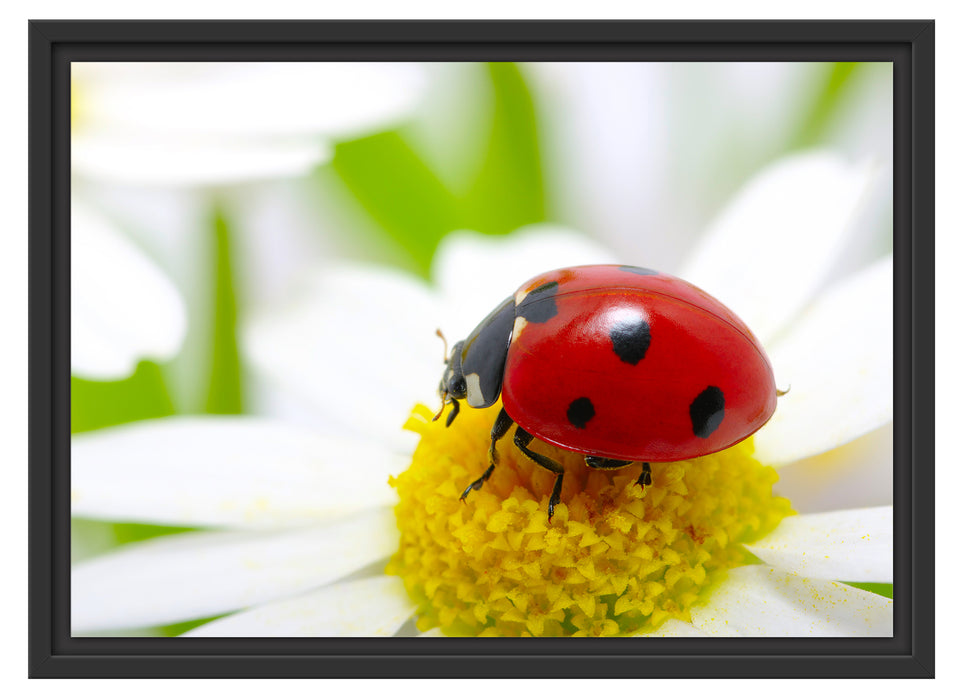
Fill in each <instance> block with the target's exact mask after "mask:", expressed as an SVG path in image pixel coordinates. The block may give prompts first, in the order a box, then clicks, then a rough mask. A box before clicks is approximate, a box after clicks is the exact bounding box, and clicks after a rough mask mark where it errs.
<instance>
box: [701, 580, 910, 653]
mask: <svg viewBox="0 0 959 700" xmlns="http://www.w3.org/2000/svg"><path fill="white" fill-rule="evenodd" d="M691 618H692V623H693V625H694V626H695V627H697V628H698V629H701V630H703V631H704V632H707V633H708V634H710V635H712V636H718V637H730V636H745V637H891V636H892V633H893V627H892V600H890V599H889V598H885V597H883V596H880V595H875V594H873V593H868V592H866V591H862V590H859V589H858V588H853V587H851V586H846V585H844V584H842V583H836V582H835V581H821V580H816V579H807V578H800V577H799V576H794V575H792V574H787V573H783V572H779V571H776V570H774V569H770V568H768V567H765V566H744V567H741V568H738V569H733V570H732V571H730V572H729V578H728V579H727V580H726V581H724V582H723V583H722V584H721V585H720V586H719V587H718V588H717V589H716V590H715V591H714V592H713V593H712V595H711V596H710V598H709V601H708V602H707V603H706V604H705V605H703V606H702V607H697V608H693V610H692V611H691Z"/></svg>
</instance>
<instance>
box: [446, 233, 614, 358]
mask: <svg viewBox="0 0 959 700" xmlns="http://www.w3.org/2000/svg"><path fill="white" fill-rule="evenodd" d="M612 262H617V261H616V259H615V258H614V256H613V253H612V252H610V251H609V250H608V249H606V248H604V247H603V246H601V245H599V244H598V243H596V242H595V241H593V240H591V239H589V238H587V237H586V236H584V235H582V234H580V233H577V232H575V231H572V230H570V229H565V228H561V227H558V226H554V225H550V224H534V225H531V226H524V227H523V228H520V229H517V230H516V231H514V232H513V233H511V234H510V235H508V236H485V235H482V234H480V233H476V232H473V231H456V232H454V233H452V234H450V235H449V236H447V237H445V238H444V239H443V241H442V243H440V246H439V248H438V249H437V251H436V255H435V256H434V258H433V265H432V277H433V279H434V280H435V281H436V283H437V286H438V287H439V294H440V296H441V298H442V300H443V302H444V304H445V307H446V308H445V311H444V325H443V331H444V332H445V333H446V334H447V337H448V338H450V342H454V341H456V340H460V339H462V338H465V337H466V336H467V335H469V333H470V332H472V330H473V329H474V328H475V327H476V326H477V324H479V322H480V321H482V320H483V319H484V318H485V317H486V315H487V314H488V313H489V312H490V311H492V310H493V309H494V308H496V306H497V304H499V303H500V302H501V301H503V299H505V298H506V297H508V296H510V295H512V294H513V293H514V292H515V291H516V290H517V289H518V288H519V286H520V285H521V284H522V283H523V282H525V281H527V280H528V279H530V278H531V277H534V276H535V275H538V274H540V273H541V272H547V271H549V270H555V269H557V268H560V267H569V266H572V265H590V264H599V263H612ZM621 262H627V261H625V260H624V261H621Z"/></svg>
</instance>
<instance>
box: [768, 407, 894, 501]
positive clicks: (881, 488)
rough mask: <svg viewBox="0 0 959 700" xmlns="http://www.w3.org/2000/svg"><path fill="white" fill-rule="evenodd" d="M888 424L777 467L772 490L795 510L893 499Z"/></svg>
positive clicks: (891, 445) (891, 435)
mask: <svg viewBox="0 0 959 700" xmlns="http://www.w3.org/2000/svg"><path fill="white" fill-rule="evenodd" d="M893 441H894V431H893V424H892V423H887V424H886V425H884V426H883V427H881V428H879V429H878V430H873V431H872V432H870V433H867V434H866V435H863V436H862V437H861V438H857V439H856V440H853V441H852V442H848V443H846V444H845V445H842V446H841V447H837V448H835V449H832V450H829V451H828V452H823V453H821V454H818V455H815V456H813V457H807V458H806V459H801V460H799V461H798V462H790V463H789V464H787V465H784V466H782V467H780V468H779V470H778V471H779V481H778V482H776V485H775V487H774V490H775V491H776V493H777V495H782V496H785V497H786V498H788V499H789V502H790V503H791V504H792V507H793V508H794V509H795V510H797V511H799V512H800V513H822V512H825V511H831V510H848V509H850V508H870V507H875V506H884V505H888V504H890V503H892V497H893V493H894V485H893V466H894V465H893Z"/></svg>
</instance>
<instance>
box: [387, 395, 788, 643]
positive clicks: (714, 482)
mask: <svg viewBox="0 0 959 700" xmlns="http://www.w3.org/2000/svg"><path fill="white" fill-rule="evenodd" d="M498 411H499V406H498V405H497V406H494V407H491V408H488V409H483V410H473V409H470V408H467V407H464V408H463V410H462V411H461V412H460V415H459V417H458V418H457V419H456V421H455V422H454V423H453V425H452V426H451V427H449V428H447V427H446V425H445V421H443V420H440V421H436V422H434V421H433V420H432V412H431V411H430V410H429V409H428V408H427V407H426V406H422V405H418V406H416V407H415V408H414V410H413V412H412V415H411V417H410V419H409V420H408V421H407V423H406V426H405V427H406V428H407V429H410V430H413V431H415V432H417V433H419V434H420V442H419V446H418V447H417V449H416V451H415V452H414V454H413V460H412V464H411V465H410V467H409V469H408V470H407V471H405V472H404V473H402V474H400V475H399V476H398V477H395V478H392V479H391V480H390V483H391V485H392V486H394V487H395V488H396V490H397V492H398V494H399V497H400V502H399V504H398V505H397V506H396V519H397V524H398V525H399V529H400V548H399V551H398V552H397V553H396V554H395V555H394V556H393V558H392V559H391V560H390V562H389V564H388V565H387V569H386V571H387V573H388V574H393V575H397V576H401V577H402V578H403V581H404V583H405V586H406V590H407V591H408V593H409V594H410V596H411V597H412V598H413V599H414V600H415V601H416V603H417V604H418V614H419V617H418V620H417V625H418V626H419V628H420V629H421V630H424V631H425V630H428V629H431V628H433V627H437V626H438V627H440V628H441V630H442V631H443V632H444V633H446V634H449V635H457V636H461V635H481V636H491V635H501V636H570V635H571V636H608V635H627V634H636V633H642V632H648V631H652V630H654V629H655V628H656V627H658V626H659V625H660V624H661V623H662V622H664V621H665V620H667V619H668V618H673V617H675V618H679V619H681V620H685V621H689V610H690V608H691V607H692V606H693V605H694V604H696V603H697V602H702V600H703V598H704V597H705V595H706V594H708V591H709V588H710V587H711V586H713V585H715V584H716V583H718V582H719V581H720V580H722V578H723V576H724V574H725V572H726V571H727V570H728V569H729V568H731V567H734V566H739V565H741V564H743V563H747V562H748V561H750V556H751V555H749V553H748V552H747V551H746V550H745V549H744V548H743V547H741V546H740V545H741V544H742V543H744V542H750V541H752V540H754V539H757V538H759V537H761V536H763V535H765V534H767V533H768V532H770V531H771V530H772V529H773V528H775V527H776V526H777V525H778V524H779V521H780V520H782V518H783V517H784V516H786V515H789V514H791V513H792V512H793V511H792V509H791V508H790V506H789V502H788V501H787V500H786V499H784V498H779V497H775V496H773V494H772V485H773V483H775V481H776V479H777V476H776V472H775V471H774V470H773V469H771V468H770V467H766V466H763V465H762V464H760V463H759V462H757V461H756V460H755V459H753V458H752V456H751V453H752V441H751V440H747V441H745V442H743V443H740V444H739V445H736V446H735V447H732V448H730V449H728V450H725V451H723V452H720V453H717V454H713V455H709V456H707V457H701V458H699V459H694V460H689V461H685V462H670V463H658V464H657V463H653V464H652V480H653V481H652V486H649V487H646V488H645V489H644V488H643V487H642V486H637V485H636V483H635V482H636V480H637V478H638V477H639V474H640V471H641V465H640V464H636V465H632V466H628V467H624V468H623V469H618V470H613V471H609V470H603V471H600V470H594V469H589V468H588V467H586V465H585V464H584V462H583V456H582V455H579V454H574V453H571V452H565V451H562V450H559V449H554V448H551V447H550V446H547V445H545V444H544V443H540V442H537V443H534V445H535V449H536V451H538V452H542V453H543V454H546V455H547V456H549V457H551V458H553V459H554V460H556V461H557V462H559V463H560V464H562V465H563V467H564V468H565V470H566V475H565V478H564V482H563V492H562V502H561V503H560V505H559V506H557V508H556V511H555V514H554V515H553V519H552V521H548V520H547V514H546V505H547V501H548V499H549V495H550V491H551V490H552V487H553V481H554V479H555V476H554V475H553V474H552V473H550V472H549V471H547V470H545V469H543V468H541V467H539V466H537V465H536V464H534V463H533V462H531V461H530V460H529V459H527V458H526V457H525V456H524V455H523V454H522V453H520V452H519V450H518V449H516V448H515V446H514V445H513V443H512V439H511V435H509V434H508V435H507V437H505V438H504V439H503V440H501V441H500V442H499V443H498V444H497V451H498V452H499V464H498V466H497V467H496V469H495V470H494V471H493V474H492V476H491V477H490V479H489V481H487V482H486V484H484V485H483V487H482V489H481V490H479V491H476V490H474V491H472V492H471V493H470V494H469V495H468V496H467V497H466V499H465V501H461V500H460V494H461V493H462V492H463V490H464V489H465V488H466V487H467V486H468V485H469V484H470V483H471V482H472V481H473V480H475V479H477V478H478V477H479V476H480V475H481V474H482V473H483V471H484V470H485V469H486V468H487V466H488V464H487V459H488V458H487V450H488V448H489V433H490V429H491V427H492V423H493V419H494V417H495V416H496V414H497V412H498Z"/></svg>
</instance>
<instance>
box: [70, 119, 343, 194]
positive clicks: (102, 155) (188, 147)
mask: <svg viewBox="0 0 959 700" xmlns="http://www.w3.org/2000/svg"><path fill="white" fill-rule="evenodd" d="M331 155H332V151H331V149H330V147H329V144H328V143H327V142H326V141H325V140H323V139H322V138H320V137H316V136H306V137H303V136H301V137H290V138H286V139H276V138H274V139H266V138H260V139H252V138H245V139H241V138H230V137H228V136H223V135H216V136H213V135H204V136H199V135H198V136H182V135H171V134H168V133H164V134H149V135H145V134H138V133H117V132H111V131H102V132H101V131H86V132H83V133H82V134H80V135H77V136H76V137H74V138H73V139H72V143H71V162H72V167H73V168H74V169H75V170H76V171H77V172H79V173H82V174H84V175H87V176H90V177H94V178H101V179H104V180H117V181H121V182H123V183H125V184H147V185H158V186H168V185H182V186H191V185H204V184H230V183H236V182H243V181H246V180H252V179H267V178H279V177H297V176H301V175H305V174H306V173H308V172H309V171H310V170H311V169H313V168H314V167H316V166H317V165H320V164H322V163H324V162H326V161H327V160H329V158H330V156H331Z"/></svg>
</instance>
